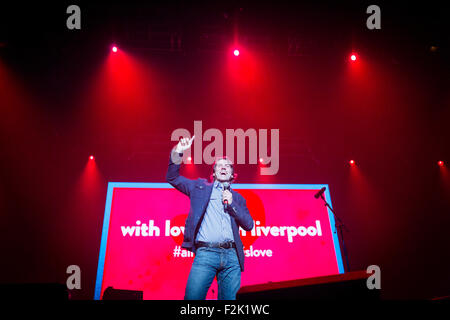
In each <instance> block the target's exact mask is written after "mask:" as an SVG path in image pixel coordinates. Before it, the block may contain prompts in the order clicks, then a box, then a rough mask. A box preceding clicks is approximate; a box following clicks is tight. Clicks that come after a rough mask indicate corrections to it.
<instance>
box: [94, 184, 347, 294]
mask: <svg viewBox="0 0 450 320" xmlns="http://www.w3.org/2000/svg"><path fill="white" fill-rule="evenodd" d="M324 186H325V187H327V190H326V192H325V193H324V195H325V199H326V200H327V201H328V203H330V204H331V199H330V194H329V191H328V186H327V185H308V184H288V185H286V184H284V185H283V184H233V186H232V188H233V189H234V190H235V191H237V192H239V193H240V194H241V195H242V196H243V197H244V198H245V199H246V201H247V207H248V209H249V211H250V214H251V215H252V217H253V220H254V221H255V224H254V225H255V226H254V228H253V230H252V231H247V232H246V231H244V230H242V229H241V232H240V234H241V239H242V242H243V244H244V253H245V256H246V257H245V271H244V272H243V273H242V280H241V286H246V285H253V284H261V283H267V282H269V281H271V282H277V281H285V280H294V279H303V278H310V277H317V276H325V275H332V274H339V273H343V272H344V271H343V270H344V269H343V265H342V256H341V252H340V249H339V242H338V237H337V233H336V232H335V225H334V218H333V215H332V213H331V212H330V211H329V210H328V209H327V208H326V207H325V206H324V203H323V201H322V200H321V199H316V198H314V194H315V193H317V192H318V191H319V190H320V189H321V188H322V187H324ZM188 212H189V198H188V197H187V196H185V195H184V194H182V193H180V192H179V191H177V190H175V189H173V188H172V187H171V186H170V185H169V184H167V183H122V182H121V183H113V182H111V183H109V185H108V192H107V199H106V207H105V216H104V222H103V230H102V240H101V246H100V255H99V262H98V270H97V281H96V286H95V299H100V298H101V297H102V296H103V292H104V290H105V289H106V288H107V287H110V286H111V287H113V288H115V289H125V290H140V291H143V293H144V299H183V296H184V288H185V285H186V281H187V278H188V275H189V270H190V267H191V264H192V261H193V259H194V255H193V253H191V252H189V251H187V250H184V249H183V248H181V243H182V241H183V232H184V222H185V219H186V217H187V214H188ZM216 297H217V283H216V282H215V281H214V283H213V285H212V286H211V289H210V291H209V292H208V295H207V299H215V298H216Z"/></svg>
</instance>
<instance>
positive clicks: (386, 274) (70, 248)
mask: <svg viewBox="0 0 450 320" xmlns="http://www.w3.org/2000/svg"><path fill="white" fill-rule="evenodd" d="M71 4H77V5H79V6H80V8H81V30H68V29H67V28H66V19H67V17H68V16H69V15H68V14H66V8H67V7H68V6H69V5H71ZM371 4H373V3H370V2H361V3H357V2H345V3H341V2H338V3H335V4H328V3H313V2H303V3H298V4H292V3H289V4H287V3H268V2H264V3H258V2H255V3H246V2H237V1H226V2H220V3H211V2H196V3H191V2H188V1H184V2H180V3H175V2H168V3H166V2H164V3H159V2H152V3H151V4H149V3H147V2H134V3H131V2H123V3H120V2H109V1H108V2H106V1H105V2H94V3H93V2H92V1H89V2H88V1H75V2H73V3H72V2H67V1H62V2H61V3H59V4H57V3H54V4H53V3H52V4H51V5H50V4H45V2H42V1H40V2H39V3H34V4H26V5H24V4H17V5H5V4H3V3H2V4H1V5H0V44H1V45H0V105H1V107H0V112H1V116H0V130H1V131H0V137H1V138H0V150H1V157H0V212H1V215H0V216H1V222H0V234H1V241H0V243H1V245H0V250H1V252H2V262H1V267H0V268H1V270H0V271H1V272H0V282H1V283H16V282H17V283H29V282H60V283H65V282H66V278H67V277H68V275H67V274H66V268H67V266H69V265H72V264H75V265H79V266H80V268H81V279H82V282H81V286H82V287H81V290H72V291H71V295H72V297H73V298H79V299H92V297H93V294H94V283H95V276H96V268H97V262H98V252H99V247H100V237H101V227H102V222H103V213H104V205H105V199H106V187H107V182H108V181H116V182H117V181H126V182H164V181H165V172H166V166H167V162H168V156H169V150H170V148H171V147H172V146H173V145H174V143H173V142H171V141H170V135H171V133H172V131H173V130H175V129H177V128H186V129H188V130H189V131H190V132H192V131H193V125H194V120H201V121H202V124H203V131H205V130H206V129H208V128H218V129H220V130H221V131H222V132H223V133H225V129H227V128H228V129H237V128H242V129H244V130H247V129H248V128H254V129H279V130H280V167H279V171H278V173H277V174H276V175H275V176H260V175H259V167H258V165H248V164H247V165H238V166H237V167H236V171H237V172H238V174H239V176H238V181H237V182H240V183H328V184H329V186H330V192H331V198H332V202H333V206H334V208H335V210H336V213H337V214H338V215H339V216H340V217H341V218H342V219H343V221H344V222H345V223H346V225H347V227H348V229H349V230H350V232H349V233H346V234H345V239H346V243H347V247H348V252H349V259H350V265H351V269H352V270H365V269H366V268H367V267H368V266H369V265H372V264H376V265H379V266H380V267H381V286H382V290H381V295H382V298H385V299H412V298H419V299H429V298H433V297H441V296H447V295H450V276H449V273H448V270H449V269H450V259H449V258H450V254H449V252H450V251H449V250H448V245H449V240H448V228H449V223H450V218H449V216H450V201H449V193H450V181H449V176H448V173H447V168H446V166H448V164H449V162H450V151H449V147H448V138H449V136H450V130H449V127H448V122H449V119H450V94H449V90H448V87H449V57H450V54H449V35H450V33H449V32H448V31H449V30H448V29H449V28H448V27H449V23H448V19H447V16H446V11H445V10H444V8H443V7H440V6H439V5H437V4H435V3H434V2H430V1H427V2H425V3H423V4H422V5H420V6H419V5H413V4H412V3H410V2H406V1H405V2H398V3H397V2H396V4H395V5H394V4H392V3H391V2H389V3H380V2H378V3H376V4H377V5H379V6H380V8H381V30H368V29H367V28H366V19H367V17H368V16H369V15H368V14H367V13H366V8H367V7H368V6H369V5H371ZM446 19H447V20H446ZM171 37H172V38H171ZM170 39H172V42H171V40H170ZM236 39H237V41H238V43H239V47H240V48H241V51H242V53H241V55H240V57H238V59H235V57H233V56H232V55H231V51H230V50H231V49H232V48H233V41H235V40H236ZM113 43H116V44H117V46H118V47H119V52H118V53H117V54H113V53H111V50H110V46H111V44H113ZM290 44H291V46H290ZM293 44H296V45H293ZM432 46H434V47H433V48H432ZM353 51H354V52H356V53H357V55H358V59H357V61H355V62H354V63H352V62H350V60H349V55H350V53H351V52H353ZM205 144H206V143H204V145H205ZM90 155H94V156H95V161H90V160H89V156H90ZM350 159H354V160H355V161H356V166H350V165H349V160H350ZM439 160H442V161H444V163H445V165H444V166H442V167H440V166H438V164H437V162H438V161H439ZM185 169H186V168H185ZM210 170H211V167H210V166H208V165H205V164H203V165H196V166H195V168H191V169H190V170H185V171H184V173H185V174H186V175H187V176H190V177H192V178H194V177H197V176H202V177H207V176H209V174H210ZM280 214H282V213H280Z"/></svg>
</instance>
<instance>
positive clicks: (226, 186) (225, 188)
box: [222, 181, 230, 211]
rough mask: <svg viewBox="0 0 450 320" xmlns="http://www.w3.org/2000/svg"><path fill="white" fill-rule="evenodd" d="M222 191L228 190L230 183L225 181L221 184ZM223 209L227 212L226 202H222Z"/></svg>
mask: <svg viewBox="0 0 450 320" xmlns="http://www.w3.org/2000/svg"><path fill="white" fill-rule="evenodd" d="M222 185H223V191H225V190H230V183H229V182H228V181H225V182H224V183H223V184H222ZM223 208H224V209H225V211H228V200H224V201H223Z"/></svg>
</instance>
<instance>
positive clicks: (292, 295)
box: [236, 271, 380, 300]
mask: <svg viewBox="0 0 450 320" xmlns="http://www.w3.org/2000/svg"><path fill="white" fill-rule="evenodd" d="M369 276H370V274H368V273H366V271H355V272H347V273H344V274H339V275H331V276H324V277H316V278H308V279H298V280H291V281H282V282H269V283H264V284H258V285H252V286H245V287H242V288H241V289H240V290H239V291H238V293H237V296H236V298H237V299H238V300H259V299H261V300H263V299H269V300H286V299H301V300H344V299H345V300H348V299H352V300H379V298H380V290H377V289H372V290H371V289H369V288H368V287H367V278H368V277H369Z"/></svg>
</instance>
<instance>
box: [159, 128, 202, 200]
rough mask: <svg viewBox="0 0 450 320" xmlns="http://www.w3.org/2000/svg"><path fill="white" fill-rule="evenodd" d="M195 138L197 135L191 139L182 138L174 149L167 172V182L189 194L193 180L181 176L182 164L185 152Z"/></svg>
mask: <svg viewBox="0 0 450 320" xmlns="http://www.w3.org/2000/svg"><path fill="white" fill-rule="evenodd" d="M194 138H195V136H193V137H192V138H191V139H189V138H181V139H180V141H179V142H178V144H177V145H176V147H175V148H173V149H172V152H171V154H170V160H169V167H168V169H167V174H166V180H167V182H168V183H170V184H171V185H172V186H173V187H174V188H175V189H177V190H179V191H181V192H183V193H184V194H186V195H187V196H189V194H190V190H191V186H192V185H193V181H192V180H190V179H188V178H186V177H183V176H180V166H181V162H182V158H183V152H184V151H185V150H187V149H189V148H190V147H191V145H192V142H193V141H194Z"/></svg>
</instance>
